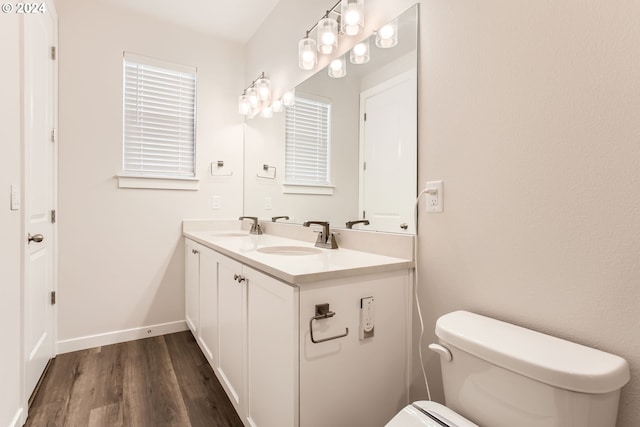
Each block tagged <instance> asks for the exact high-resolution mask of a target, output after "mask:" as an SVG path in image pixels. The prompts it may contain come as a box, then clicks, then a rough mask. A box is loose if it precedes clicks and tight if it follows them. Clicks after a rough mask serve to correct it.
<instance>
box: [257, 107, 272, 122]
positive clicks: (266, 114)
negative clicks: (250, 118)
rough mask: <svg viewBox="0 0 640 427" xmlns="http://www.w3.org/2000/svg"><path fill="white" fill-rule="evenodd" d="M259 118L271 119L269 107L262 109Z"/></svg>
mask: <svg viewBox="0 0 640 427" xmlns="http://www.w3.org/2000/svg"><path fill="white" fill-rule="evenodd" d="M260 117H262V118H265V119H270V118H271V117H273V110H272V109H271V107H264V108H263V109H262V111H260Z"/></svg>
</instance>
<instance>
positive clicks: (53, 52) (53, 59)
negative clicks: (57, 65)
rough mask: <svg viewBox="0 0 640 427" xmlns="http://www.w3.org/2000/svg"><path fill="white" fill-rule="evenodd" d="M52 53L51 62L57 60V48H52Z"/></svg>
mask: <svg viewBox="0 0 640 427" xmlns="http://www.w3.org/2000/svg"><path fill="white" fill-rule="evenodd" d="M50 53H51V55H50V56H51V60H52V61H55V60H56V55H57V52H56V47H55V46H51V51H50Z"/></svg>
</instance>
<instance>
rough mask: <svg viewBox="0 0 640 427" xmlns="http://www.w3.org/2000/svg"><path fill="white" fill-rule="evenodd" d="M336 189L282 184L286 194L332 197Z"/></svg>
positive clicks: (324, 186) (321, 186) (330, 186)
mask: <svg viewBox="0 0 640 427" xmlns="http://www.w3.org/2000/svg"><path fill="white" fill-rule="evenodd" d="M334 189H335V187H334V186H333V185H309V184H287V183H284V184H282V192H283V193H284V194H314V195H321V196H332V195H333V190H334Z"/></svg>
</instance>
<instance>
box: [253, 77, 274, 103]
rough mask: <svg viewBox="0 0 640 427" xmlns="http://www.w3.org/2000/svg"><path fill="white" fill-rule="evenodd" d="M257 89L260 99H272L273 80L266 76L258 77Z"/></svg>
mask: <svg viewBox="0 0 640 427" xmlns="http://www.w3.org/2000/svg"><path fill="white" fill-rule="evenodd" d="M256 89H257V91H258V99H259V100H260V101H267V102H268V101H269V100H270V99H271V80H269V79H268V78H266V77H262V78H260V79H258V81H257V82H256Z"/></svg>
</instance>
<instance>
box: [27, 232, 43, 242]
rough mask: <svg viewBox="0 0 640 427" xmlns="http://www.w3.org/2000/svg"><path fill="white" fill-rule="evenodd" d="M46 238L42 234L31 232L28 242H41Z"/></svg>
mask: <svg viewBox="0 0 640 427" xmlns="http://www.w3.org/2000/svg"><path fill="white" fill-rule="evenodd" d="M43 240H44V236H43V235H42V234H34V235H33V236H32V235H31V233H29V237H28V239H27V243H31V242H36V243H40V242H42V241H43Z"/></svg>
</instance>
